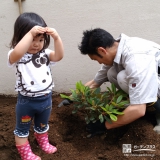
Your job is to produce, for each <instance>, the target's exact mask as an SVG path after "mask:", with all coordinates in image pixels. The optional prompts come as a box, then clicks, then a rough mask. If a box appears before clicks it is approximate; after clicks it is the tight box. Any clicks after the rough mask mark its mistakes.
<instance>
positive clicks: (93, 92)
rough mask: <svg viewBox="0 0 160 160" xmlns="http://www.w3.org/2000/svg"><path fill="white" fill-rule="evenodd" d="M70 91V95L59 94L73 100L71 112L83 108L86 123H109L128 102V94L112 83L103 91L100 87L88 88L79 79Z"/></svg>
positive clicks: (115, 118) (121, 112) (121, 113)
mask: <svg viewBox="0 0 160 160" xmlns="http://www.w3.org/2000/svg"><path fill="white" fill-rule="evenodd" d="M71 93H72V94H71V96H67V95H64V94H60V96H61V98H64V99H70V100H71V101H73V102H74V103H73V107H74V108H73V111H72V113H73V114H75V113H77V112H78V111H82V110H83V112H84V113H85V121H86V123H87V124H88V123H89V122H93V123H95V122H96V121H97V120H100V121H101V123H102V122H104V121H105V120H106V121H108V122H109V123H111V122H112V121H117V115H123V114H124V113H123V110H124V109H125V108H126V107H127V106H128V104H129V98H128V95H127V94H126V93H125V92H124V91H122V90H117V89H116V87H115V85H114V84H111V87H107V90H106V91H105V92H101V90H100V88H96V89H90V88H89V87H88V86H84V85H83V84H82V82H81V81H79V82H77V83H76V89H75V90H74V89H71Z"/></svg>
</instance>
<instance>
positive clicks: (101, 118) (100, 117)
mask: <svg viewBox="0 0 160 160" xmlns="http://www.w3.org/2000/svg"><path fill="white" fill-rule="evenodd" d="M99 120H100V122H101V123H103V122H104V117H103V115H102V114H100V115H99Z"/></svg>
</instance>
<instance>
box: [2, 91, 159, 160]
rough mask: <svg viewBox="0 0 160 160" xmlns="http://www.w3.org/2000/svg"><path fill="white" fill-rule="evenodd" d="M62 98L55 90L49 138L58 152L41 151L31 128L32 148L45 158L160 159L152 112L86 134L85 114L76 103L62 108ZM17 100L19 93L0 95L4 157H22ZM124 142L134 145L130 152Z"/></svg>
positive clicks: (50, 159)
mask: <svg viewBox="0 0 160 160" xmlns="http://www.w3.org/2000/svg"><path fill="white" fill-rule="evenodd" d="M61 101H62V99H61V98H60V96H59V95H58V94H53V109H52V114H51V117H50V121H49V124H50V130H49V139H50V142H51V143H52V144H54V145H56V146H57V148H58V151H57V152H56V153H55V154H50V155H49V154H45V153H44V152H43V151H41V149H40V148H39V146H38V145H37V143H36V141H35V139H34V136H33V129H32V128H31V130H30V135H29V141H30V144H31V147H32V150H33V152H34V153H35V154H37V155H39V156H40V157H41V158H42V160H126V159H127V160H151V159H152V160H160V135H158V134H156V133H155V132H154V131H153V127H154V125H155V119H154V116H153V115H152V114H149V115H148V114H147V115H146V116H144V117H142V118H141V119H139V120H137V121H135V122H133V123H131V124H129V125H127V126H124V127H120V128H117V129H112V130H109V131H108V132H107V133H106V134H103V135H99V136H95V137H92V138H86V136H87V134H88V133H87V132H86V129H85V125H86V124H85V121H84V117H83V114H82V113H78V114H74V115H73V114H72V109H73V108H72V106H70V107H61V108H58V107H57V105H58V104H59V102H61ZM15 104H16V97H8V96H0V107H1V108H0V128H1V131H0V159H1V160H20V156H19V154H18V153H17V150H16V147H15V142H14V135H13V130H14V126H15ZM123 144H131V145H132V146H131V149H132V151H131V153H128V156H126V155H125V154H126V153H123V151H122V149H123V147H122V145H123ZM142 145H143V146H142ZM126 146H127V145H126ZM135 147H137V148H150V149H153V148H154V147H155V148H154V150H155V151H141V152H140V151H134V149H136V148H135Z"/></svg>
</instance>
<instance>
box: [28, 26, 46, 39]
mask: <svg viewBox="0 0 160 160" xmlns="http://www.w3.org/2000/svg"><path fill="white" fill-rule="evenodd" d="M45 32H46V27H41V26H34V27H33V28H32V29H31V30H30V33H31V34H32V36H33V37H35V36H37V35H38V34H44V33H45Z"/></svg>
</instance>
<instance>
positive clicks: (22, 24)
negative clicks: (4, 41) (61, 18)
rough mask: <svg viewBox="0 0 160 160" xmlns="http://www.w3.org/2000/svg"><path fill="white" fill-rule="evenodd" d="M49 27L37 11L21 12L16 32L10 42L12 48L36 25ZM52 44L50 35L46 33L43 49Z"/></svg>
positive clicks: (15, 26)
mask: <svg viewBox="0 0 160 160" xmlns="http://www.w3.org/2000/svg"><path fill="white" fill-rule="evenodd" d="M36 25H38V26H41V27H47V24H46V23H45V21H44V20H43V18H42V17H41V16H39V15H38V14H36V13H32V12H28V13H27V12H26V13H23V14H21V15H20V16H19V17H18V18H17V19H16V21H15V24H14V34H13V38H12V40H11V43H10V48H14V47H15V46H16V45H17V44H18V43H19V41H20V40H21V39H22V38H23V37H24V35H25V34H26V33H27V32H29V31H30V30H31V29H32V28H33V27H34V26H36ZM49 44H50V36H49V35H47V34H44V46H43V49H45V48H47V47H48V46H49Z"/></svg>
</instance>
